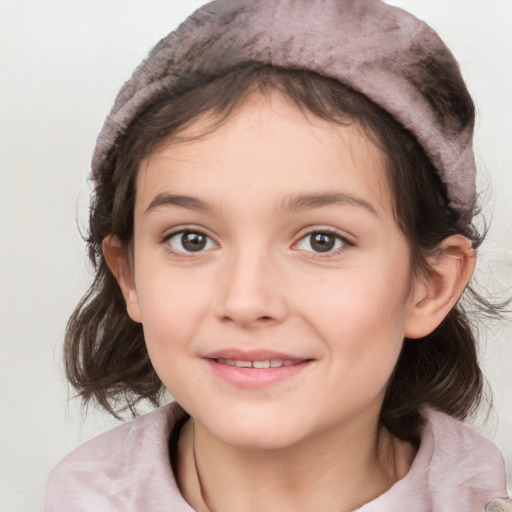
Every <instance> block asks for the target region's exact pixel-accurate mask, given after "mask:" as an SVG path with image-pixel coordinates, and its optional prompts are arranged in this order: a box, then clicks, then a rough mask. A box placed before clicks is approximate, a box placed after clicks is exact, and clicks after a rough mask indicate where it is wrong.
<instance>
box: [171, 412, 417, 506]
mask: <svg viewBox="0 0 512 512" xmlns="http://www.w3.org/2000/svg"><path fill="white" fill-rule="evenodd" d="M366 426H368V425H366ZM361 427H362V425H360V424H358V425H354V426H353V428H350V427H347V428H346V429H345V432H340V431H339V429H337V430H336V431H332V432H326V433H324V434H323V435H322V436H317V437H315V438H312V439H307V440H304V441H301V443H300V444H297V445H293V446H289V447H286V448H283V449H272V450H254V449H244V448H240V447H234V446H231V445H227V444H225V443H223V442H221V441H220V440H218V439H217V438H215V436H213V435H212V434H211V433H210V432H209V431H208V430H207V429H206V428H205V427H204V426H203V425H201V424H200V423H198V422H194V421H193V420H190V421H189V422H188V423H187V424H186V425H185V426H184V427H183V429H182V434H181V436H180V441H179V444H178V484H179V486H180V489H181V491H182V494H183V496H184V497H185V499H186V500H187V501H188V502H189V503H190V504H191V505H192V507H193V508H194V509H196V510H197V511H198V512H218V511H225V510H237V511H239V512H258V511H261V510H279V511H282V512H288V511H290V512H291V511H293V512H302V511H304V512H305V511H311V510H322V511H325V512H331V511H332V512H342V511H350V510H354V509H356V508H358V507H360V506H362V505H363V504H365V503H367V502H369V501H371V500H373V499H374V498H376V497H377V496H379V495H380V494H382V493H384V492H385V491H386V490H387V489H389V488H390V487H391V486H392V485H393V484H394V483H395V482H396V481H398V480H399V479H401V478H403V477H404V476H405V475H406V474H407V472H408V470H409V468H410V465H411V463H412V460H413V458H414V449H413V448H412V446H410V445H409V444H408V443H405V442H402V441H399V440H398V439H396V438H394V437H393V436H391V434H389V432H388V431H387V430H386V429H384V428H379V426H378V423H377V422H375V424H374V425H372V428H371V429H362V428H361ZM361 432H365V435H361Z"/></svg>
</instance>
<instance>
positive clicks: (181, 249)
mask: <svg viewBox="0 0 512 512" xmlns="http://www.w3.org/2000/svg"><path fill="white" fill-rule="evenodd" d="M166 243H167V244H168V245H169V246H170V248H171V250H172V251H173V252H175V253H182V254H183V253H192V252H201V251H204V250H205V249H213V248H215V247H217V244H216V243H215V242H214V241H213V240H212V239H211V238H210V237H209V236H207V235H205V234H204V233H201V231H189V230H186V231H178V232H176V233H172V234H170V235H169V236H168V237H167V238H166Z"/></svg>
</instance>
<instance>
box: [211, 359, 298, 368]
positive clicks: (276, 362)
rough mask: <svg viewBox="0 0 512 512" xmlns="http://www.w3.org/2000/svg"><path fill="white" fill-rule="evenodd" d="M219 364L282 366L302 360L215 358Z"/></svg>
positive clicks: (252, 366) (248, 366)
mask: <svg viewBox="0 0 512 512" xmlns="http://www.w3.org/2000/svg"><path fill="white" fill-rule="evenodd" d="M215 361H216V362H217V363H219V364H225V365H227V366H236V367H237V368H257V369H265V368H281V367H282V366H295V365H297V364H300V363H301V361H291V360H283V359H267V360H265V361H242V360H236V359H215Z"/></svg>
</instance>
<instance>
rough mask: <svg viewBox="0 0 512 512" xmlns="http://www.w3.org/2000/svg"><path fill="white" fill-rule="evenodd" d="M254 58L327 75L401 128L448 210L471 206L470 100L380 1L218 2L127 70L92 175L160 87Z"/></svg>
mask: <svg viewBox="0 0 512 512" xmlns="http://www.w3.org/2000/svg"><path fill="white" fill-rule="evenodd" d="M213 61H214V62H215V63H216V68H215V71H216V73H218V71H219V66H220V67H221V68H222V66H225V69H226V71H227V70H228V69H230V68H232V67H233V66H235V65H237V64H239V63H243V62H247V61H256V62H261V63H264V64H272V65H274V66H276V67H282V68H293V69H304V70H309V71H314V72H317V73H319V74H320V75H323V76H327V77H331V78H335V79H337V80H339V81H340V82H343V83H344V84H346V85H348V86H350V87H352V88H353V89H355V90H357V91H360V92H362V93H363V94H365V95H366V96H367V97H368V98H370V99H371V100H372V101H373V102H375V103H377V104H378V105H380V106H381V107H382V108H384V109H385V110H387V111H388V112H389V113H390V114H391V115H392V116H394V117H395V119H397V120H398V121H399V122H400V123H401V124H402V125H403V126H405V127H406V128H407V129H409V130H410V131H411V132H412V133H413V134H414V135H415V137H416V139H417V140H418V141H419V143H420V144H421V145H422V147H423V148H424V150H425V152H426V154H427V155H428V156H429V158H430V159H431V161H432V163H433V164H434V166H435V167H436V168H437V170H438V173H439V176H440V178H441V180H442V181H443V182H444V183H445V185H446V188H447V192H448V197H449V199H450V205H451V206H452V207H453V208H454V209H456V210H457V211H459V212H460V213H462V214H463V215H464V216H468V217H470V216H471V212H472V209H473V206H474V202H475V174H476V168H475V159H474V155H473V148H472V139H473V124H474V119H473V116H468V115H467V114H464V112H468V111H472V109H473V106H472V101H471V97H470V96H469V93H468V91H467V89H466V87H465V85H464V81H463V79H462V77H461V75H460V71H459V67H458V64H457V62H456V60H455V59H454V57H453V55H452V54H451V52H450V51H449V50H448V48H447V47H446V46H445V45H444V43H443V42H442V41H441V39H440V38H439V36H438V35H437V34H436V32H434V31H433V30H432V29H431V28H430V27H429V26H428V25H426V24H425V23H424V22H422V21H420V20H418V19H416V18H415V17H414V16H412V15H410V14H409V13H407V12H405V11H403V10H401V9H398V8H396V7H391V6H389V5H387V4H385V3H383V2H381V1H380V0H217V1H214V2H211V3H209V4H207V5H205V6H203V7H201V8H200V9H198V10H197V11H196V12H195V13H194V14H193V15H191V16H190V17H189V18H188V19H187V20H186V21H185V22H184V23H182V25H181V26H180V27H179V28H178V29H177V30H176V31H175V32H172V33H171V34H169V35H168V36H167V37H165V38H164V39H162V40H161V41H160V42H159V43H158V44H157V45H156V46H155V47H154V48H153V50H152V51H151V52H150V53H149V55H148V57H147V58H146V59H145V60H144V61H143V62H142V64H141V65H140V66H139V67H138V68H137V69H136V70H135V72H134V73H133V75H132V77H131V79H130V80H128V81H127V82H126V83H125V84H124V86H123V87H122V89H121V91H120V92H119V94H118V96H117V99H116V101H115V103H114V106H113V108H112V111H111V112H110V114H109V116H108V117H107V119H106V121H105V124H104V126H103V129H102V131H101V133H100V135H99V137H98V141H97V145H96V149H95V152H94V156H93V161H92V170H93V177H94V176H97V175H98V172H99V170H100V169H101V167H102V166H103V165H104V163H105V160H106V158H107V156H108V155H109V154H110V152H111V151H112V149H113V148H114V147H115V145H116V142H117V140H118V138H119V137H120V136H122V135H123V133H124V132H125V131H126V129H127V127H128V126H129V125H130V123H131V121H132V120H133V119H134V118H135V117H136V116H137V114H138V113H139V112H140V111H141V110H142V109H143V108H144V107H146V106H147V105H148V104H149V103H151V101H152V100H153V99H155V98H156V96H157V95H158V94H159V93H160V92H162V91H163V90H172V88H173V86H174V85H175V84H177V82H178V80H179V78H180V77H181V76H183V75H184V74H189V73H206V74H208V72H209V63H211V62H213Z"/></svg>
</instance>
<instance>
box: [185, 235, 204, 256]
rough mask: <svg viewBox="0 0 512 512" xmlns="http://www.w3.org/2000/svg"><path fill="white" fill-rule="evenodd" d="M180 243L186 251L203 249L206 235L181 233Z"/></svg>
mask: <svg viewBox="0 0 512 512" xmlns="http://www.w3.org/2000/svg"><path fill="white" fill-rule="evenodd" d="M181 243H182V244H183V247H184V248H185V249H186V250H187V251H191V252H197V251H200V250H202V249H204V246H205V245H206V237H205V236H204V235H201V234H200V233H191V232H186V233H183V235H182V237H181Z"/></svg>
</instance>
